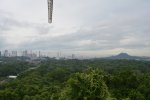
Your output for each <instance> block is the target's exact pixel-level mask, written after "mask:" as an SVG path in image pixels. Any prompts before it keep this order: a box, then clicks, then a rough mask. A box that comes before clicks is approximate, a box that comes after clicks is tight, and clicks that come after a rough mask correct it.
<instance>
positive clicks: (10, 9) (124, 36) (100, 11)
mask: <svg viewBox="0 0 150 100" xmlns="http://www.w3.org/2000/svg"><path fill="white" fill-rule="evenodd" d="M0 2H1V3H0V50H2V51H3V50H12V49H14V51H15V50H20V51H21V50H22V51H23V50H37V51H39V50H41V51H51V52H58V51H61V52H63V53H64V54H66V53H69V54H70V55H71V54H73V53H74V54H80V55H86V56H90V57H94V56H109V55H115V54H118V53H121V52H127V53H129V54H131V55H137V56H150V34H149V33H150V28H149V26H150V18H149V16H150V10H149V9H150V1H148V0H122V1H120V0H115V1H113V0H105V1H104V0H92V1H91V0H88V2H87V0H82V1H81V0H75V1H74V0H63V1H60V0H54V11H53V23H52V24H49V23H48V22H47V12H48V11H47V10H48V9H47V0H36V1H35V0H13V1H12V0H0ZM35 2H36V3H35ZM12 51H13V50H12Z"/></svg>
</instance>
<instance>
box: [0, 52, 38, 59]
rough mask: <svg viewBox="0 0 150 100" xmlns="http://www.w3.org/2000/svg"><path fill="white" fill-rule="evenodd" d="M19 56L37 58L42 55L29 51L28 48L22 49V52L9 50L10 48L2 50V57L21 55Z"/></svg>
mask: <svg viewBox="0 0 150 100" xmlns="http://www.w3.org/2000/svg"><path fill="white" fill-rule="evenodd" d="M19 56H24V57H30V58H36V57H40V54H39V55H38V54H37V53H35V52H29V51H27V50H25V51H20V52H18V51H9V50H4V51H0V57H19Z"/></svg>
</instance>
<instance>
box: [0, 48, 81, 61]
mask: <svg viewBox="0 0 150 100" xmlns="http://www.w3.org/2000/svg"><path fill="white" fill-rule="evenodd" d="M0 57H28V58H31V59H37V58H43V57H55V58H56V59H83V56H79V55H78V56H77V55H75V54H62V53H61V52H51V53H50V52H49V53H48V52H41V51H32V50H30V51H29V50H24V51H15V50H14V51H11V50H3V51H0Z"/></svg>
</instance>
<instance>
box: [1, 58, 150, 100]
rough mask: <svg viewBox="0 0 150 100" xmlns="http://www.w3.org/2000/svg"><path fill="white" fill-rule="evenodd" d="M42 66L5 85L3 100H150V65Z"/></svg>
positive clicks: (51, 62) (104, 62)
mask: <svg viewBox="0 0 150 100" xmlns="http://www.w3.org/2000/svg"><path fill="white" fill-rule="evenodd" d="M17 64H18V65H17ZM16 65H17V66H19V65H20V63H16ZM10 66H11V65H10ZM24 66H29V64H28V63H24ZM35 66H37V65H35ZM38 66H40V67H38V68H37V69H34V70H30V71H27V72H25V73H22V74H20V75H19V76H18V77H17V79H14V80H9V81H8V82H5V84H2V83H1V84H0V100H150V62H148V61H135V60H98V59H97V60H96V59H95V60H94V59H93V60H55V59H47V60H45V61H42V62H41V63H40V64H39V65H38Z"/></svg>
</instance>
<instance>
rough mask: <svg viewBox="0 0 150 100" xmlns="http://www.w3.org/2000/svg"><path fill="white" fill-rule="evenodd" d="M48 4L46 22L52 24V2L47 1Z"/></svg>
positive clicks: (51, 0)
mask: <svg viewBox="0 0 150 100" xmlns="http://www.w3.org/2000/svg"><path fill="white" fill-rule="evenodd" d="M47 3H48V22H49V23H52V14H53V0H47Z"/></svg>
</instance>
